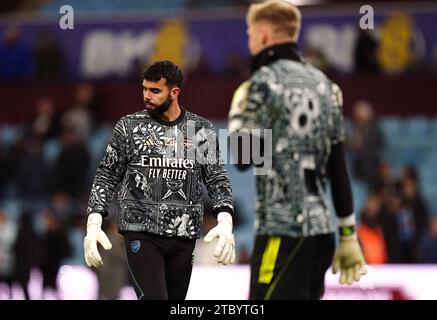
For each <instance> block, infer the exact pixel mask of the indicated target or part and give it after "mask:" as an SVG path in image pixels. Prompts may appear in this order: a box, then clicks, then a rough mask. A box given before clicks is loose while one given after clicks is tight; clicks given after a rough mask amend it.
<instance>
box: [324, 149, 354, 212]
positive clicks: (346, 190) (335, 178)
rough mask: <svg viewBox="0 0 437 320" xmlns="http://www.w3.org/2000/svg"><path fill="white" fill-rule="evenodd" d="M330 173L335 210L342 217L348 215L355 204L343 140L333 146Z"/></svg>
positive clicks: (329, 161) (329, 164)
mask: <svg viewBox="0 0 437 320" xmlns="http://www.w3.org/2000/svg"><path fill="white" fill-rule="evenodd" d="M328 173H329V180H330V182H331V190H332V198H333V202H334V207H335V212H336V214H337V216H338V217H340V218H344V217H347V216H349V215H350V214H352V213H353V212H354V210H353V209H354V205H353V198H352V188H351V183H350V178H349V173H348V170H347V166H346V159H345V152H344V145H343V143H342V142H340V143H337V144H334V145H333V146H332V151H331V155H330V156H329V160H328Z"/></svg>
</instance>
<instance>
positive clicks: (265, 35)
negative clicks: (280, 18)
mask: <svg viewBox="0 0 437 320" xmlns="http://www.w3.org/2000/svg"><path fill="white" fill-rule="evenodd" d="M259 32H260V34H261V43H262V45H263V46H266V45H267V44H268V43H269V38H270V29H269V27H268V25H267V24H265V23H263V24H262V25H261V26H260V29H259Z"/></svg>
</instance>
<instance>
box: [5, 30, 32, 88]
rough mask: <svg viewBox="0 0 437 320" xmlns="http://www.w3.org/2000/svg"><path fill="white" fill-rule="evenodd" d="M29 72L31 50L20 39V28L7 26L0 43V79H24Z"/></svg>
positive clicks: (30, 69)
mask: <svg viewBox="0 0 437 320" xmlns="http://www.w3.org/2000/svg"><path fill="white" fill-rule="evenodd" d="M31 72H32V66H31V52H30V49H29V48H28V46H27V44H26V43H24V42H23V41H21V32H20V29H19V28H18V27H15V26H12V27H9V28H7V29H6V31H5V33H4V35H3V41H2V42H1V43H0V79H3V80H17V79H25V78H28V77H29V76H30V75H31Z"/></svg>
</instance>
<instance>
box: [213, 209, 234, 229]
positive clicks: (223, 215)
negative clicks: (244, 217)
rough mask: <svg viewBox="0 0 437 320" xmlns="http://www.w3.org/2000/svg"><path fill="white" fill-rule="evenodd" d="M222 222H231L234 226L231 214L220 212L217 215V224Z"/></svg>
mask: <svg viewBox="0 0 437 320" xmlns="http://www.w3.org/2000/svg"><path fill="white" fill-rule="evenodd" d="M222 220H225V221H227V222H229V223H230V224H231V227H232V226H233V222H232V216H231V214H230V213H229V212H220V213H219V214H218V215H217V222H220V221H222Z"/></svg>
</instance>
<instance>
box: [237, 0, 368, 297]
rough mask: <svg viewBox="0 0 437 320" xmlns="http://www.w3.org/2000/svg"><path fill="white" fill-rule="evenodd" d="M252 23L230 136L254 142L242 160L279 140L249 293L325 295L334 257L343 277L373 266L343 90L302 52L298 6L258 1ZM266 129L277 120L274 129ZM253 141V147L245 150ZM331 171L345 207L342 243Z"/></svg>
mask: <svg viewBox="0 0 437 320" xmlns="http://www.w3.org/2000/svg"><path fill="white" fill-rule="evenodd" d="M247 24H248V29H247V33H248V38H249V39H248V46H249V49H250V52H251V54H252V60H251V77H250V79H249V80H248V81H246V82H244V83H243V84H241V85H240V87H239V88H238V89H237V90H236V92H235V94H234V98H233V101H232V105H231V110H230V112H229V130H230V134H231V137H232V139H234V141H235V137H236V136H239V137H240V138H242V139H243V141H244V140H245V139H246V143H244V142H243V143H241V144H240V145H239V147H238V148H233V150H232V152H233V153H234V158H235V159H238V166H239V167H240V168H241V169H244V168H248V167H249V165H250V164H255V166H258V167H259V166H260V165H261V164H260V163H256V161H255V160H254V158H253V157H254V154H256V150H258V147H256V148H255V146H256V144H257V143H260V145H261V149H264V157H266V156H268V154H267V153H268V152H267V150H271V170H270V171H268V172H267V173H266V174H258V175H257V177H256V178H257V182H256V184H257V186H256V187H257V197H258V199H257V205H256V208H257V217H256V239H255V245H254V252H253V256H252V260H251V282H250V298H251V299H320V298H321V297H322V295H323V292H324V277H325V272H326V270H327V269H328V268H329V266H330V265H331V264H332V267H333V272H334V273H337V272H340V283H342V284H345V283H347V284H351V283H352V282H353V281H358V280H359V279H360V277H361V275H362V274H364V273H365V261H364V258H363V254H362V251H361V248H360V245H359V243H358V241H357V236H356V232H355V214H354V211H353V203H352V194H351V186H350V180H349V175H348V172H347V168H346V163H345V152H344V146H343V141H344V139H345V130H344V123H343V115H342V95H341V91H340V89H339V87H338V86H337V85H335V84H334V83H332V82H331V81H330V80H329V79H328V78H327V77H326V76H325V75H324V74H323V73H322V72H321V71H319V70H317V69H315V68H314V67H313V66H311V65H309V64H307V63H306V62H305V61H304V60H303V59H302V56H301V54H300V53H299V50H298V47H297V45H296V43H297V39H298V35H299V30H300V25H301V15H300V11H299V10H298V8H296V7H295V6H293V5H291V4H289V3H287V2H285V1H280V0H269V1H267V2H263V3H260V4H252V5H251V6H250V8H249V11H248V14H247ZM257 128H259V129H261V131H259V130H258V131H257V130H253V129H257ZM264 129H272V131H271V133H272V134H271V135H268V137H269V138H268V139H267V134H266V132H267V131H266V130H264ZM248 139H251V143H250V144H249V143H247V141H249V140H248ZM269 144H271V145H270V146H269ZM247 145H250V146H252V150H249V151H248V150H246V151H244V150H242V149H243V148H244V146H247ZM231 146H232V144H231ZM254 149H256V150H254ZM237 152H238V154H235V153H237ZM254 152H255V153H254ZM247 153H250V155H251V157H250V159H249V161H248V162H245V161H244V158H245V155H247ZM246 159H247V158H246ZM264 165H265V163H264ZM328 178H329V180H330V183H331V189H332V196H333V201H334V206H335V211H336V214H337V216H338V230H339V239H340V241H339V244H338V247H337V249H336V246H335V230H336V228H335V226H334V223H333V222H332V220H333V219H332V217H331V212H330V210H329V208H328V202H327V196H326V182H327V180H328Z"/></svg>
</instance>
